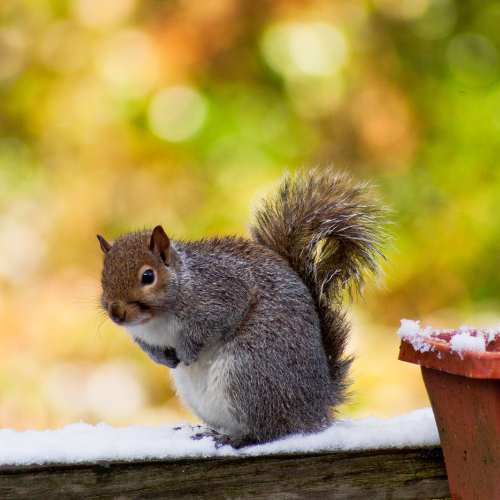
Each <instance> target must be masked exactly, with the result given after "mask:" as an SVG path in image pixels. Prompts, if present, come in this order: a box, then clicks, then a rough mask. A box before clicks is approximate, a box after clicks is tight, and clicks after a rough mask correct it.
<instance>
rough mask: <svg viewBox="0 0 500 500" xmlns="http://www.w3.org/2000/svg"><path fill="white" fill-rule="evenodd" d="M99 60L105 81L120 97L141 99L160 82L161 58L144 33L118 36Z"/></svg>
mask: <svg viewBox="0 0 500 500" xmlns="http://www.w3.org/2000/svg"><path fill="white" fill-rule="evenodd" d="M97 57H98V66H99V69H100V73H101V75H102V77H103V78H104V80H105V81H106V83H107V84H108V85H109V87H110V88H111V90H112V91H113V93H115V94H117V95H121V96H124V97H142V96H144V95H145V94H146V93H147V92H149V91H150V90H151V89H152V88H153V86H154V85H155V83H156V80H157V78H158V73H159V59H158V56H157V54H156V52H155V49H154V47H153V43H152V42H151V40H150V38H149V37H148V35H146V34H145V33H143V32H142V31H139V30H129V31H124V32H122V33H119V34H118V35H116V36H115V37H114V38H112V39H111V40H110V41H109V42H108V43H107V44H106V45H105V46H104V47H103V50H102V52H99V54H98V56H97Z"/></svg>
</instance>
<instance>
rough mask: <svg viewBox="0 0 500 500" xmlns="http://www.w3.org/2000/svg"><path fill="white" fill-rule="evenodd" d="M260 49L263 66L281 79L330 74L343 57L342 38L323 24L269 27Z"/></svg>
mask: <svg viewBox="0 0 500 500" xmlns="http://www.w3.org/2000/svg"><path fill="white" fill-rule="evenodd" d="M261 50H262V53H263V55H264V57H265V59H266V61H267V63H268V64H269V65H270V66H271V67H272V68H273V69H274V70H275V71H277V72H278V73H281V74H283V75H284V76H285V77H293V76H295V75H304V74H306V75H311V76H323V75H330V74H332V73H335V72H337V71H338V70H339V69H340V68H341V67H342V66H343V65H344V63H345V61H346V57H347V43H346V41H345V38H344V36H343V35H342V34H341V33H340V32H339V31H338V30H337V28H335V27H334V26H332V25H330V24H327V23H309V24H306V23H286V24H277V25H273V26H271V27H270V28H269V29H268V30H267V31H266V32H265V33H264V35H263V37H262V40H261Z"/></svg>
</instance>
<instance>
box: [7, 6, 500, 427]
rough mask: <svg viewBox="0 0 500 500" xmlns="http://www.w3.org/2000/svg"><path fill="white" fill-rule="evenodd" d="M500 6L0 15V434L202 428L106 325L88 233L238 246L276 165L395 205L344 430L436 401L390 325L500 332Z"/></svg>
mask: <svg viewBox="0 0 500 500" xmlns="http://www.w3.org/2000/svg"><path fill="white" fill-rule="evenodd" d="M499 28H500V3H497V2H492V1H488V0H483V1H482V2H474V1H471V0H462V1H460V2H458V1H456V0H372V1H364V0H330V1H325V0H286V1H285V0H255V1H253V2H248V1H245V0H144V1H142V2H139V1H136V0H106V1H101V0H73V1H66V2H61V1H56V0H50V1H47V0H1V1H0V426H1V427H12V428H15V429H18V430H24V429H28V428H32V429H43V428H47V427H50V428H56V427H60V426H62V425H65V424H68V423H71V422H74V421H78V420H80V419H82V420H84V421H86V422H90V423H97V422H99V421H101V420H105V421H106V422H108V423H110V424H114V425H129V424H140V423H145V424H150V425H160V424H162V423H166V422H174V421H178V420H180V419H184V418H191V417H190V416H189V412H188V411H187V409H185V408H182V405H181V404H179V402H178V401H177V399H176V397H175V395H174V393H173V391H172V388H171V386H170V382H169V379H168V370H167V369H166V368H163V367H160V366H156V365H154V364H153V363H152V362H150V361H149V360H148V359H147V357H146V355H144V354H143V353H142V352H141V351H140V350H139V349H138V348H137V347H136V346H134V344H133V342H132V341H131V340H130V339H129V338H128V336H127V335H126V334H125V332H124V331H121V330H120V329H119V328H118V327H116V326H114V325H113V324H112V323H111V322H110V321H109V320H106V319H104V318H103V317H102V316H101V315H100V313H99V305H98V304H99V274H100V268H101V252H100V250H99V246H98V243H97V240H96V238H95V234H96V233H99V234H102V235H104V236H105V237H106V238H108V239H113V238H114V237H116V236H117V235H119V234H120V233H122V232H124V231H129V230H134V229H140V228H143V227H153V226H154V225H156V224H159V223H161V224H163V225H164V227H165V228H167V230H168V232H169V234H170V235H172V236H174V237H183V238H200V237H203V236H209V235H214V234H224V233H236V234H242V235H243V234H245V232H246V230H245V223H244V220H245V219H248V218H249V216H250V204H251V203H254V204H255V203H256V202H258V199H259V196H261V195H264V194H265V193H266V191H267V190H268V189H270V188H271V187H272V186H273V185H274V184H276V183H277V182H278V180H279V178H280V176H281V174H282V172H283V169H284V168H288V169H289V170H292V171H293V170H295V169H298V168H301V167H304V166H305V167H307V166H320V168H323V167H325V166H327V165H329V164H333V165H334V168H336V169H338V170H340V171H343V170H346V169H347V170H348V171H349V172H351V173H352V175H353V176H354V177H355V178H356V179H359V180H363V179H367V180H369V181H371V182H374V183H375V184H376V185H377V186H378V187H377V190H378V192H379V194H380V196H381V197H382V198H383V199H384V202H385V203H386V204H387V205H389V206H390V207H391V208H392V209H393V210H394V214H393V219H394V221H395V223H396V224H395V226H394V232H395V233H396V239H395V249H394V250H393V251H391V252H390V254H389V262H390V266H388V267H387V273H388V276H387V278H386V280H385V288H383V289H381V290H378V289H376V288H375V287H373V288H371V289H370V290H368V291H367V293H366V294H365V302H363V301H359V302H358V303H356V304H355V305H354V306H353V310H352V316H353V321H354V328H353V342H352V350H354V351H356V352H357V353H358V356H359V357H358V360H357V361H356V364H355V370H354V375H355V376H356V377H357V382H356V384H355V389H356V391H357V392H356V397H355V400H354V402H353V404H352V405H350V406H349V407H347V408H346V409H345V412H344V414H345V415H346V416H355V417H362V416H366V415H369V414H373V415H377V416H391V415H394V414H395V413H401V412H406V411H410V410H412V409H413V408H417V407H421V406H426V405H428V400H427V397H426V394H425V390H424V388H423V385H422V382H421V380H420V372H419V369H418V368H417V367H416V366H412V365H407V364H406V363H401V362H398V361H397V355H398V344H399V342H398V339H397V337H396V335H395V332H396V330H397V328H398V326H399V320H400V319H401V318H411V319H419V320H421V321H422V324H423V325H425V324H427V323H430V324H432V325H433V326H436V327H443V328H444V327H447V328H452V327H457V326H459V325H460V324H461V323H464V322H468V323H469V324H471V323H472V324H475V326H478V327H479V326H496V325H497V324H498V320H499V317H500V315H499V313H498V310H499V309H498V305H499V296H500V280H499V277H500V276H499V272H500V271H499V262H498V261H499V250H500V217H499V214H500V196H499V193H500V165H499V159H500V142H499V137H500V80H499V50H500V29H499Z"/></svg>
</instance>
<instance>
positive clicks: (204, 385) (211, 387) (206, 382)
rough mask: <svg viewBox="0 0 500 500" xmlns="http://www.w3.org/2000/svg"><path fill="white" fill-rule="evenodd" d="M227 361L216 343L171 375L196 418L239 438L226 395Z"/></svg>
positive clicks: (237, 425)
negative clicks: (198, 417)
mask: <svg viewBox="0 0 500 500" xmlns="http://www.w3.org/2000/svg"><path fill="white" fill-rule="evenodd" d="M229 368H230V367H229V360H228V357H227V355H225V352H224V349H223V348H222V346H221V345H220V344H218V343H216V344H214V345H212V346H210V347H208V348H206V349H204V350H203V352H202V353H201V355H200V357H199V358H198V359H197V361H195V362H194V363H192V364H190V365H189V366H186V365H184V364H183V363H180V364H179V365H178V366H177V368H176V369H175V370H172V375H173V378H174V380H175V386H176V389H177V392H178V393H179V396H180V397H181V398H182V400H183V401H185V402H186V403H187V404H188V406H189V407H191V409H192V410H193V412H194V413H195V414H196V415H199V416H200V417H201V419H202V420H203V421H204V422H206V423H207V424H208V425H209V426H211V427H212V428H214V429H215V430H217V431H219V432H221V433H227V434H232V435H243V434H244V432H245V431H244V429H243V428H242V427H241V426H240V425H239V424H238V422H237V421H236V420H235V418H234V417H233V415H232V414H231V412H230V409H229V401H228V398H227V396H226V394H227V391H226V386H227V374H228V370H229Z"/></svg>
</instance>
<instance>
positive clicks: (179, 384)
mask: <svg viewBox="0 0 500 500" xmlns="http://www.w3.org/2000/svg"><path fill="white" fill-rule="evenodd" d="M385 213H386V210H385V209H384V208H383V207H382V206H381V205H380V204H379V203H378V202H377V201H376V200H374V198H373V197H372V195H371V189H370V186H369V185H367V184H362V183H356V182H354V181H352V179H351V178H350V176H348V175H347V174H346V173H342V174H333V173H332V172H331V171H329V170H327V171H325V172H323V173H320V172H318V171H312V172H310V173H307V174H296V175H294V176H292V175H290V174H285V176H284V178H283V179H282V182H281V184H280V186H279V188H278V189H277V191H276V192H275V193H274V194H271V195H270V196H269V197H268V198H267V199H265V200H262V206H261V207H260V208H258V209H256V210H255V213H254V217H253V222H251V223H250V225H249V232H250V235H251V239H245V238H241V237H235V236H225V237H212V238H209V239H202V240H199V241H182V240H176V241H174V240H172V239H170V238H169V237H168V236H167V234H166V233H165V231H164V229H163V228H162V226H156V227H155V228H154V229H153V230H152V231H150V230H144V231H140V232H134V233H128V234H125V235H122V236H120V237H118V238H117V239H116V240H115V241H114V242H113V243H112V244H110V243H108V242H107V241H106V240H105V239H104V238H103V237H102V236H99V235H98V236H97V238H98V239H99V242H100V247H101V249H102V251H103V252H104V263H103V270H102V280H101V281H102V290H103V293H102V307H103V308H104V309H105V311H106V312H107V313H108V314H109V317H110V318H111V319H112V320H113V321H114V322H115V323H116V324H117V325H121V326H123V327H125V328H126V330H127V331H128V332H129V333H130V335H131V336H132V338H133V339H134V341H135V342H136V343H137V344H138V345H139V347H140V348H141V349H143V350H144V351H145V352H146V353H147V354H148V356H149V357H150V358H151V359H152V360H153V361H154V362H156V363H159V364H161V365H165V366H167V367H169V368H172V369H173V370H172V373H173V378H174V381H175V386H176V389H177V392H178V393H179V395H180V397H181V399H182V400H183V401H184V402H185V403H187V405H188V406H189V407H190V408H191V409H192V411H193V412H194V413H195V414H196V415H197V416H198V417H199V418H200V419H202V420H203V421H204V422H205V423H206V424H207V425H208V426H209V428H210V430H208V431H206V432H205V433H201V434H198V435H197V438H201V437H203V436H205V435H209V436H211V437H212V438H213V439H214V440H215V444H216V446H217V447H218V446H222V445H224V444H230V445H231V446H233V447H234V448H241V447H243V446H247V445H250V444H257V443H265V442H268V441H272V440H276V439H279V438H282V437H284V436H286V435H289V434H294V433H306V434H307V433H312V432H316V431H319V430H321V429H324V428H325V427H327V426H328V425H329V424H330V423H331V422H333V421H334V420H335V419H336V418H337V413H338V409H339V407H340V406H341V405H342V404H343V403H345V402H346V400H347V398H348V395H349V386H350V380H349V367H350V365H351V362H352V360H353V357H352V356H348V355H346V354H345V350H346V344H347V341H348V334H349V329H350V324H349V321H348V319H347V317H346V311H345V308H344V306H343V298H345V296H346V295H347V296H349V297H350V298H351V299H352V297H353V294H354V293H355V292H356V293H358V292H359V293H360V294H361V292H362V289H363V286H364V282H365V278H366V277H367V276H370V277H372V278H374V279H377V277H378V276H379V275H380V273H381V267H380V261H381V260H385V257H384V254H383V252H384V249H385V248H386V246H387V245H386V244H387V236H386V232H385V231H384V224H385V221H384V216H385Z"/></svg>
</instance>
